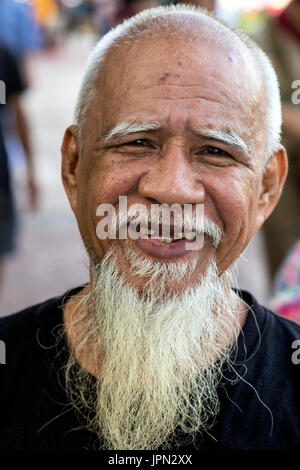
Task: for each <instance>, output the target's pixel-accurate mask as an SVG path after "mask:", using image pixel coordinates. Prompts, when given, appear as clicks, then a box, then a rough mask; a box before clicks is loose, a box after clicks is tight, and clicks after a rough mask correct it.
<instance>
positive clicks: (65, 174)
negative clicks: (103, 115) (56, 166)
mask: <svg viewBox="0 0 300 470" xmlns="http://www.w3.org/2000/svg"><path fill="white" fill-rule="evenodd" d="M76 130H77V128H76V126H74V125H72V126H70V127H68V128H67V129H66V131H65V135H64V138H63V141H62V145H61V155H62V162H61V163H62V165H61V172H62V181H63V185H64V187H65V191H66V193H67V196H68V199H69V202H70V205H71V207H72V210H73V212H76V208H77V174H76V169H77V165H78V161H79V151H78V145H77V139H76Z"/></svg>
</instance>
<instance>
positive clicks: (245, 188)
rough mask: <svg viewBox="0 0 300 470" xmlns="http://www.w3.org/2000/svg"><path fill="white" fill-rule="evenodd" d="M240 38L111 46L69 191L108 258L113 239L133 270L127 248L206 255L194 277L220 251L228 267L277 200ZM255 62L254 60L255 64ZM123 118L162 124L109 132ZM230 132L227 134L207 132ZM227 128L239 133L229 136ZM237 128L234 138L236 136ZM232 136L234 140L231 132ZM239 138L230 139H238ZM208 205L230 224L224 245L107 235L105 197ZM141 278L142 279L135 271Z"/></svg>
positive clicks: (89, 236) (93, 241)
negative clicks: (160, 245) (158, 244)
mask: <svg viewBox="0 0 300 470" xmlns="http://www.w3.org/2000/svg"><path fill="white" fill-rule="evenodd" d="M245 55H246V60H244V59H243V57H242V54H241V53H240V52H239V50H238V48H237V47H236V46H233V48H232V50H229V49H228V48H227V49H225V48H224V49H223V48H220V47H218V46H216V45H212V44H209V43H208V42H207V41H203V42H197V43H195V42H194V43H192V42H191V41H184V40H182V39H179V40H177V39H170V40H165V39H156V40H151V41H150V40H143V41H140V42H138V43H137V42H135V43H134V44H133V45H131V46H123V47H121V48H119V49H117V50H114V51H113V52H112V53H110V55H109V57H108V58H107V60H106V63H105V72H104V73H103V74H102V76H101V78H100V79H99V84H98V85H99V86H98V92H97V94H96V98H95V100H94V102H93V105H92V107H91V109H90V112H89V126H88V130H86V135H85V136H84V142H83V144H84V152H83V155H82V156H81V157H80V158H79V160H78V163H77V166H76V171H75V179H76V188H75V189H74V190H73V191H72V194H71V196H70V200H71V204H72V207H73V210H74V211H75V214H76V217H77V220H78V225H79V228H80V231H81V234H82V237H83V239H84V241H85V243H86V245H87V246H88V248H89V250H91V251H92V252H93V254H94V255H95V256H96V257H97V258H98V259H99V260H100V259H102V257H103V256H104V254H105V253H106V252H108V250H109V249H110V248H111V247H112V248H113V250H114V252H115V253H116V255H117V257H118V261H119V263H120V269H121V271H122V273H123V274H125V277H128V278H130V276H131V275H130V271H129V266H128V262H127V261H126V257H125V250H126V247H128V246H129V245H128V244H130V247H131V249H132V250H134V251H135V252H136V253H137V255H140V256H142V257H144V258H150V259H153V260H156V261H161V262H162V261H163V262H166V263H174V262H176V261H179V260H181V261H182V260H188V259H190V260H192V259H194V258H195V257H196V258H197V264H196V269H195V272H194V275H195V279H196V278H198V277H199V276H200V275H201V273H203V272H204V270H205V267H206V266H207V264H208V262H209V260H210V259H211V257H212V256H215V257H216V262H217V267H218V269H219V272H223V271H224V270H226V269H227V268H228V267H229V266H230V265H231V264H232V263H233V262H234V260H235V259H236V258H237V257H238V256H239V255H240V253H241V252H242V251H243V250H244V248H245V247H246V245H247V243H248V242H249V240H250V238H251V237H252V236H253V234H254V233H255V232H256V230H257V229H258V228H259V226H260V225H261V223H262V222H263V220H264V218H265V216H267V215H268V213H267V212H268V209H266V207H265V205H264V204H263V196H262V195H263V191H264V183H263V165H264V152H265V143H264V140H265V135H264V130H263V120H262V119H263V116H262V108H261V107H260V106H258V102H259V100H260V101H261V102H263V97H262V95H261V93H262V92H261V91H260V88H261V87H260V85H257V82H258V81H259V80H258V79H257V78H255V75H254V74H255V67H254V66H253V64H252V63H251V58H249V56H248V57H247V53H245ZM246 62H248V63H250V65H248V64H246ZM121 123H128V124H137V125H141V126H143V125H148V124H153V123H155V124H156V129H155V130H144V131H140V132H135V133H125V135H121V136H118V135H116V136H115V137H112V138H111V139H109V140H108V141H107V142H106V141H105V139H104V136H105V135H107V133H108V132H110V131H111V130H112V129H115V128H116V126H118V125H120V124H121ZM213 131H221V133H220V132H219V134H215V136H218V135H220V136H221V137H220V138H216V137H215V138H212V137H207V136H206V134H207V133H211V132H213ZM224 136H227V137H228V136H231V141H233V142H231V143H230V142H224V139H223V137H224ZM232 136H234V138H232ZM225 140H226V139H225ZM229 140H230V139H229ZM119 196H127V204H128V207H130V206H131V205H132V204H135V203H141V204H144V205H145V206H146V207H147V208H148V209H149V211H150V206H151V204H152V203H156V204H163V203H166V204H168V205H172V204H173V203H178V204H180V205H181V206H183V205H184V204H192V205H193V207H194V206H195V205H196V204H204V212H205V216H206V217H208V218H209V219H211V220H212V221H213V222H214V223H215V224H216V225H217V226H218V227H219V228H220V229H221V230H222V231H223V233H224V235H223V237H222V240H221V242H220V244H219V246H218V247H217V248H215V246H214V244H213V243H212V240H211V239H210V237H208V236H205V239H204V245H203V248H202V249H201V250H196V251H194V250H191V251H188V252H187V253H185V254H184V255H183V256H182V255H180V256H178V257H177V258H173V259H168V256H166V257H165V258H164V257H163V256H162V257H160V256H159V257H156V256H152V255H151V254H149V253H151V250H150V251H149V250H148V249H147V246H146V245H147V243H149V246H150V244H151V243H153V242H152V241H151V240H149V241H148V242H147V241H145V243H144V245H143V246H141V244H139V243H138V242H137V241H134V240H131V239H128V240H118V239H116V240H110V239H106V240H99V239H98V237H97V235H96V226H97V223H98V221H99V217H97V216H96V210H97V207H98V205H99V204H103V203H106V204H107V203H109V204H112V205H113V206H114V207H115V208H116V210H117V211H118V204H119ZM130 281H131V282H133V283H136V284H138V283H139V282H141V280H138V279H135V278H134V279H132V276H131V279H130Z"/></svg>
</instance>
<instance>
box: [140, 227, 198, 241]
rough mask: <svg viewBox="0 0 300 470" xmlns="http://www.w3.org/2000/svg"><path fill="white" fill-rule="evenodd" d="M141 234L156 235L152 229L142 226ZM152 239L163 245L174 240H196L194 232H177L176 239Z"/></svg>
mask: <svg viewBox="0 0 300 470" xmlns="http://www.w3.org/2000/svg"><path fill="white" fill-rule="evenodd" d="M140 233H141V234H142V235H154V234H155V231H154V230H152V229H149V228H147V227H143V226H141V227H140ZM152 238H156V240H158V241H160V242H163V243H172V242H173V241H174V240H180V239H183V238H185V239H186V240H193V238H195V233H194V232H190V231H189V232H176V233H175V234H174V238H170V237H156V236H155V237H152Z"/></svg>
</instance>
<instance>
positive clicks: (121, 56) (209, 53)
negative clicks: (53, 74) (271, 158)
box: [98, 32, 265, 146]
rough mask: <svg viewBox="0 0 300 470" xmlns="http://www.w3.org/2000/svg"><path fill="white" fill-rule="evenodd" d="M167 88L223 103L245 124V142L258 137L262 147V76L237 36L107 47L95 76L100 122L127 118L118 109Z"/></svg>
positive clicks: (175, 38) (148, 40)
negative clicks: (197, 91)
mask: <svg viewBox="0 0 300 470" xmlns="http://www.w3.org/2000/svg"><path fill="white" fill-rule="evenodd" d="M230 33H231V32H230ZM231 34H232V33H231ZM167 86H170V93H171V94H170V98H172V97H173V95H172V93H173V92H175V93H177V90H179V87H180V86H182V93H183V94H182V96H181V95H180V94H179V95H178V94H177V97H178V98H179V99H181V98H182V99H185V97H186V95H189V93H190V90H191V89H192V87H195V93H196V87H197V88H198V89H199V92H200V93H201V95H202V96H205V95H206V94H207V95H208V96H210V97H212V99H214V98H215V99H216V101H218V100H219V101H221V102H222V101H223V102H227V103H228V105H229V107H228V110H229V109H231V113H232V118H233V120H234V115H235V113H236V115H237V119H240V117H238V115H239V116H240V115H241V114H242V115H243V117H244V118H245V123H244V125H243V127H244V128H247V127H248V126H249V129H248V131H247V132H249V140H250V139H253V138H254V139H256V140H260V141H261V142H257V143H259V144H260V146H262V145H263V140H264V138H265V136H264V137H262V135H261V134H262V132H261V129H262V125H261V119H263V117H264V113H265V98H264V95H265V94H264V89H263V85H262V78H261V74H260V71H259V69H258V65H257V63H256V61H255V59H254V57H253V56H252V53H251V52H250V51H249V50H248V48H247V47H246V46H245V45H244V44H243V43H242V42H241V41H240V40H239V38H236V37H235V36H234V35H232V40H231V41H229V40H227V41H226V42H225V41H223V42H222V41H221V39H220V38H217V39H216V38H209V39H207V38H201V37H200V38H198V39H197V41H195V39H194V38H193V37H187V38H186V37H183V36H180V37H176V36H175V35H173V36H172V37H168V38H157V39H149V38H146V39H145V38H143V39H139V40H136V41H133V42H131V43H130V44H124V45H122V46H118V47H116V48H113V49H111V51H110V52H109V54H108V55H107V57H106V59H105V61H104V63H103V68H102V72H101V76H99V80H98V87H99V88H98V89H99V93H98V95H99V99H100V100H101V104H100V106H99V109H101V110H102V116H104V119H105V121H107V119H109V117H111V116H114V117H115V116H119V117H120V120H126V115H125V116H120V112H121V110H122V111H123V112H125V114H126V110H127V109H129V108H130V107H131V105H132V103H134V102H136V101H137V96H138V104H139V105H140V106H142V97H143V96H145V98H148V97H150V96H153V98H154V99H155V98H156V95H160V93H159V92H157V90H160V88H159V87H161V89H162V88H163V87H164V88H165V89H166V88H167ZM152 90H153V93H152ZM151 93H152V95H151ZM153 103H155V101H153ZM228 112H229V111H228ZM254 115H255V119H253V117H254ZM247 117H248V122H247V123H246V121H247V119H246V118H247ZM219 118H220V119H221V116H219ZM114 124H116V123H108V125H114ZM254 127H257V129H255V128H254ZM250 128H251V129H250ZM258 129H259V130H260V132H257V131H258ZM250 133H251V135H250ZM245 137H246V136H245Z"/></svg>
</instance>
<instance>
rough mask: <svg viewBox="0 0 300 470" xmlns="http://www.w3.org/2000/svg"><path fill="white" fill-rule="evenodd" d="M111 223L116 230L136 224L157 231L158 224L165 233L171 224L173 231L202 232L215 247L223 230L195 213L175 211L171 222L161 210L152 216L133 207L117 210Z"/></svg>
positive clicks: (168, 231)
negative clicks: (178, 214) (182, 214)
mask: <svg viewBox="0 0 300 470" xmlns="http://www.w3.org/2000/svg"><path fill="white" fill-rule="evenodd" d="M183 219H184V220H183ZM112 223H113V224H115V226H116V228H117V230H120V229H121V228H122V227H124V226H127V225H129V224H132V225H133V226H135V227H137V226H138V225H140V226H141V227H146V228H148V227H149V228H150V227H153V228H154V231H157V227H158V225H159V224H160V225H161V227H162V231H164V230H165V231H166V233H170V227H171V226H172V228H173V233H182V232H183V233H184V232H193V233H194V234H195V235H197V234H200V233H204V234H205V235H207V236H208V237H210V238H211V239H212V241H213V244H214V246H215V247H218V245H219V243H220V241H221V239H222V236H223V231H222V230H221V229H220V227H219V226H218V225H217V224H216V223H214V222H213V221H212V220H211V219H209V218H208V217H206V216H203V217H201V218H199V217H196V215H195V214H193V215H189V214H186V213H184V217H178V216H176V213H175V214H174V218H173V223H172V222H171V221H170V218H169V217H164V214H163V213H162V212H159V213H158V214H157V215H156V216H155V217H153V214H150V213H148V214H147V215H146V214H145V212H142V213H141V212H139V210H137V209H136V208H135V207H132V208H130V207H129V208H128V210H127V211H122V212H119V213H118V214H116V216H113V217H112Z"/></svg>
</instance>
